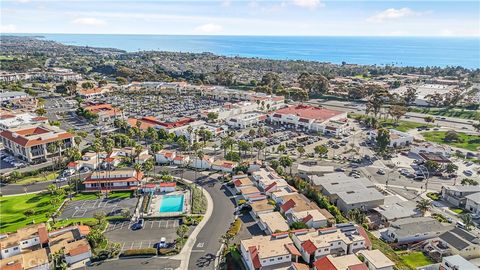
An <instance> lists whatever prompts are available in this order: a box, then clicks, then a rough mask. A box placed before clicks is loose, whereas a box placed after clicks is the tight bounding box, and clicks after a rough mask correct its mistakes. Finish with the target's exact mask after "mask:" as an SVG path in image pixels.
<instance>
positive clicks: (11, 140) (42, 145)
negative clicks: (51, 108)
mask: <svg viewBox="0 0 480 270" xmlns="http://www.w3.org/2000/svg"><path fill="white" fill-rule="evenodd" d="M0 138H1V139H2V142H3V146H4V147H5V148H6V149H7V151H8V152H10V153H12V154H13V155H14V156H16V157H18V158H19V159H22V160H25V161H28V162H32V163H37V162H43V161H46V159H47V157H51V156H54V155H57V154H58V151H60V152H64V151H65V150H66V149H68V148H71V147H74V146H75V141H74V140H73V135H72V134H70V133H68V132H66V131H64V130H62V129H60V128H59V127H56V126H50V125H47V124H37V125H23V126H20V127H17V128H12V129H7V130H3V131H1V132H0ZM56 142H60V144H61V147H60V148H59V149H58V150H57V151H56V152H53V153H50V152H49V151H48V150H49V145H50V144H52V143H56Z"/></svg>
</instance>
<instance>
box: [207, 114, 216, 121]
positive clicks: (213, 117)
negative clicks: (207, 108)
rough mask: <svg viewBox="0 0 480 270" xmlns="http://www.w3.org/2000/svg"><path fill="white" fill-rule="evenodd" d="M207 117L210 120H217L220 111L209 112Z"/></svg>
mask: <svg viewBox="0 0 480 270" xmlns="http://www.w3.org/2000/svg"><path fill="white" fill-rule="evenodd" d="M207 118H208V121H210V122H215V120H217V119H218V113H216V112H209V113H208V114H207Z"/></svg>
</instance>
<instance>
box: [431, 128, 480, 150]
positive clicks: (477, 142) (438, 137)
mask: <svg viewBox="0 0 480 270" xmlns="http://www.w3.org/2000/svg"><path fill="white" fill-rule="evenodd" d="M446 133H447V132H446V131H430V132H422V135H423V137H424V138H425V140H427V141H431V142H435V143H440V144H447V145H450V146H453V147H458V148H463V149H467V150H470V151H477V149H478V148H479V147H480V136H478V135H469V134H465V133H462V132H458V136H459V138H460V141H459V142H446V141H445V140H444V139H445V134H446Z"/></svg>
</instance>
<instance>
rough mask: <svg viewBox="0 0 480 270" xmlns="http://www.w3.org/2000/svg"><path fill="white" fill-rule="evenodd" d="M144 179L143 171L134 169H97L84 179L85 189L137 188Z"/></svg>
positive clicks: (106, 190)
mask: <svg viewBox="0 0 480 270" xmlns="http://www.w3.org/2000/svg"><path fill="white" fill-rule="evenodd" d="M142 180H143V173H142V172H137V171H135V170H134V169H129V168H125V169H116V170H114V171H96V172H94V173H92V175H90V176H89V177H87V178H86V179H85V181H83V184H84V185H85V191H92V192H96V191H101V192H108V191H117V190H118V191H120V190H125V191H126V190H136V189H138V188H139V187H140V183H141V182H142Z"/></svg>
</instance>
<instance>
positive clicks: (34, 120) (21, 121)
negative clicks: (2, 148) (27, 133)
mask: <svg viewBox="0 0 480 270" xmlns="http://www.w3.org/2000/svg"><path fill="white" fill-rule="evenodd" d="M47 123H48V118H47V117H43V116H37V115H35V114H33V113H9V112H5V113H3V112H2V114H1V116H0V131H2V130H6V129H11V128H17V127H19V126H24V125H34V124H47Z"/></svg>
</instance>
